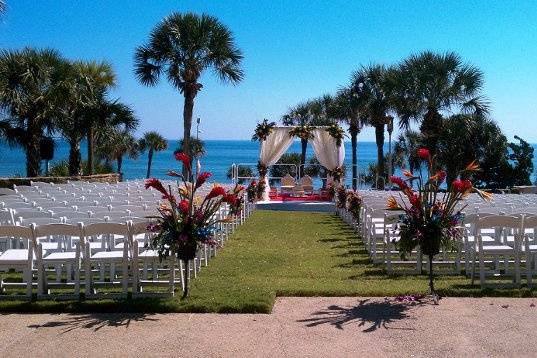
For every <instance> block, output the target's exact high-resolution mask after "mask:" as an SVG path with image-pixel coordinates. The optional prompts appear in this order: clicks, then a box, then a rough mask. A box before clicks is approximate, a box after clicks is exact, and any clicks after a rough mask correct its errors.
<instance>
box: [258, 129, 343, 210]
mask: <svg viewBox="0 0 537 358" xmlns="http://www.w3.org/2000/svg"><path fill="white" fill-rule="evenodd" d="M294 128H296V127H292V126H286V127H273V128H271V130H270V132H269V134H268V135H267V136H266V138H264V139H261V140H260V143H261V145H260V148H259V163H260V164H261V165H263V166H265V167H266V168H267V170H268V167H269V166H271V165H274V164H276V162H277V161H278V160H279V159H280V158H281V156H282V155H283V154H284V153H285V152H286V151H287V149H289V146H291V144H292V143H293V140H294V139H295V136H293V135H292V134H291V133H290V131H291V130H292V129H294ZM328 128H329V127H311V134H312V138H311V139H309V140H308V142H309V143H311V145H312V147H313V151H314V153H315V156H316V157H317V160H318V161H319V163H320V164H321V165H322V166H324V167H325V168H326V169H327V170H328V171H330V172H333V171H335V170H337V169H340V168H341V167H342V166H343V161H344V160H345V146H344V144H343V140H340V142H339V143H338V141H337V139H336V138H334V137H333V136H332V135H331V134H330V133H329V132H328V131H327V129H328ZM338 144H339V145H338ZM259 180H264V182H265V191H264V193H263V200H264V201H268V200H269V192H270V186H269V180H268V176H267V175H264V177H262V178H259Z"/></svg>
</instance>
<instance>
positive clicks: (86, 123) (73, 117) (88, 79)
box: [56, 61, 100, 175]
mask: <svg viewBox="0 0 537 358" xmlns="http://www.w3.org/2000/svg"><path fill="white" fill-rule="evenodd" d="M93 66H94V63H91V62H90V63H87V62H81V61H76V62H70V61H64V62H63V63H62V81H61V85H60V86H58V87H59V88H58V96H60V97H61V98H62V103H61V106H58V107H57V115H56V117H57V120H56V127H57V129H58V130H59V131H60V133H61V134H62V136H63V137H64V138H65V139H66V140H67V142H68V143H69V175H80V174H81V172H82V155H81V151H80V142H81V140H82V138H84V136H86V135H87V132H88V129H89V128H91V127H92V125H93V124H92V122H93V112H94V108H95V107H96V106H97V105H98V103H99V99H100V85H96V83H95V82H96V81H97V79H96V78H95V77H94V76H92V73H91V71H92V69H93ZM88 69H90V70H89V71H88ZM96 87H97V88H96ZM92 137H93V135H92ZM92 144H93V143H92Z"/></svg>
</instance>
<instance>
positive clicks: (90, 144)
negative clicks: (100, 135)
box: [87, 126, 95, 175]
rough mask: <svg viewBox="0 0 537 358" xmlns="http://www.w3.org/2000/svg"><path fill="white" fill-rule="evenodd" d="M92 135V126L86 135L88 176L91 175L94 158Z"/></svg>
mask: <svg viewBox="0 0 537 358" xmlns="http://www.w3.org/2000/svg"><path fill="white" fill-rule="evenodd" d="M93 140H94V135H93V126H90V127H89V129H88V134H87V141H88V143H87V146H88V175H93V158H94V151H95V148H94V144H95V143H93Z"/></svg>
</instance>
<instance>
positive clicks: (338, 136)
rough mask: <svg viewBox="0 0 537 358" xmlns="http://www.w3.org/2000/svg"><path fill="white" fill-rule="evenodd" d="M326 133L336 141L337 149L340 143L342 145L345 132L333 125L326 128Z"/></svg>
mask: <svg viewBox="0 0 537 358" xmlns="http://www.w3.org/2000/svg"><path fill="white" fill-rule="evenodd" d="M326 131H327V132H328V134H330V135H331V136H332V137H333V138H334V139H335V140H336V145H337V146H338V147H339V146H340V145H341V143H343V138H344V137H345V131H344V130H343V128H341V127H340V126H338V125H337V124H335V123H334V124H331V125H330V126H328V128H326Z"/></svg>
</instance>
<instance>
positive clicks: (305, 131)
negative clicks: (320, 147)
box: [289, 125, 313, 140]
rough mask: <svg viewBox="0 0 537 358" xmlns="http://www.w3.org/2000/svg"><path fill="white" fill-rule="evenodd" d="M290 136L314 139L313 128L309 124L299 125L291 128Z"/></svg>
mask: <svg viewBox="0 0 537 358" xmlns="http://www.w3.org/2000/svg"><path fill="white" fill-rule="evenodd" d="M289 136H290V137H297V138H300V139H305V140H308V139H313V128H312V127H310V126H308V125H304V126H297V127H294V128H291V129H290V130H289Z"/></svg>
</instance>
